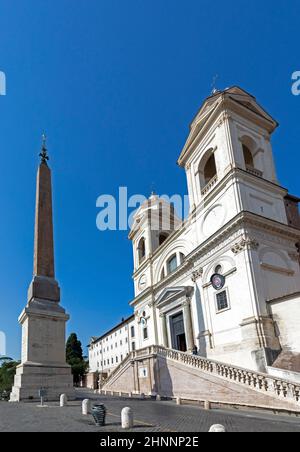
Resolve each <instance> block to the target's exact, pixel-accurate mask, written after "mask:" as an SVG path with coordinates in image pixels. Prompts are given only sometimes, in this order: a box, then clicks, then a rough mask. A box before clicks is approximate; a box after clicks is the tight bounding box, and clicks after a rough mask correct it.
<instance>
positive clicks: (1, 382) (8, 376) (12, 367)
mask: <svg viewBox="0 0 300 452" xmlns="http://www.w3.org/2000/svg"><path fill="white" fill-rule="evenodd" d="M19 364H20V363H19V362H16V361H8V362H7V361H4V363H3V364H2V366H1V367H0V393H2V392H3V391H8V392H10V391H11V389H12V386H13V384H14V377H15V374H16V367H17V366H18V365H19Z"/></svg>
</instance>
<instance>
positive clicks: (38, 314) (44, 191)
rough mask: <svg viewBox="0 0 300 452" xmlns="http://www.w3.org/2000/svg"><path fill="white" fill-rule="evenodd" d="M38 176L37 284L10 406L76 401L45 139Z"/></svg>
mask: <svg viewBox="0 0 300 452" xmlns="http://www.w3.org/2000/svg"><path fill="white" fill-rule="evenodd" d="M40 157H41V162H40V165H39V168H38V173H37V188H36V212H35V234H34V266H33V268H34V270H33V280H32V282H31V284H30V286H29V290H28V302H27V305H26V307H25V309H24V310H23V312H22V313H21V315H20V317H19V323H20V324H21V325H22V359H21V364H20V365H19V366H18V368H17V373H16V376H15V381H14V387H13V390H12V393H11V398H10V401H11V402H19V401H21V400H36V399H38V398H39V391H40V389H43V390H45V391H46V398H47V399H48V400H58V399H59V396H60V395H61V394H67V396H68V397H69V398H71V399H72V398H74V388H73V377H72V375H71V368H70V366H68V365H67V364H66V353H65V340H66V337H65V330H66V322H67V321H68V320H69V315H68V314H66V311H65V310H64V309H63V308H62V307H61V306H60V288H59V285H58V283H57V281H56V279H55V266H54V240H53V219H52V183H51V170H50V168H49V166H48V163H47V162H48V160H49V157H48V154H47V149H46V140H45V137H43V145H42V151H41V153H40Z"/></svg>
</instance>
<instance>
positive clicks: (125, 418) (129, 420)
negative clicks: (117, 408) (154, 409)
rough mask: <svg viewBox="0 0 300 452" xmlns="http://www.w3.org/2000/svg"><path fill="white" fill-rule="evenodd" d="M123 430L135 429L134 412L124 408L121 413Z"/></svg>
mask: <svg viewBox="0 0 300 452" xmlns="http://www.w3.org/2000/svg"><path fill="white" fill-rule="evenodd" d="M121 420H122V428H124V429H128V428H132V427H133V412H132V409H131V408H128V407H126V408H123V410H122V412H121Z"/></svg>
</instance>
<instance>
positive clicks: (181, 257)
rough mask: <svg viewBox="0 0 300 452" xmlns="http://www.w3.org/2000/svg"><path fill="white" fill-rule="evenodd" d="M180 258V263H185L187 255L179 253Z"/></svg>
mask: <svg viewBox="0 0 300 452" xmlns="http://www.w3.org/2000/svg"><path fill="white" fill-rule="evenodd" d="M179 258H180V264H183V262H184V259H185V255H184V254H183V253H179Z"/></svg>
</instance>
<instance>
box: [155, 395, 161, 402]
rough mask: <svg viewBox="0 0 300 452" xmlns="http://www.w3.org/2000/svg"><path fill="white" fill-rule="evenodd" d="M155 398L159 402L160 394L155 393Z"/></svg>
mask: <svg viewBox="0 0 300 452" xmlns="http://www.w3.org/2000/svg"><path fill="white" fill-rule="evenodd" d="M156 400H157V401H158V402H160V401H161V396H160V395H159V394H157V396H156Z"/></svg>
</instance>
